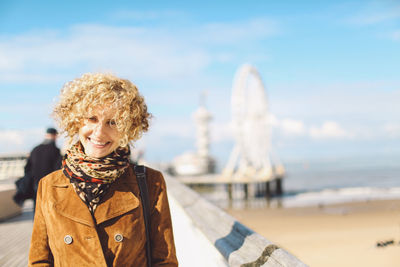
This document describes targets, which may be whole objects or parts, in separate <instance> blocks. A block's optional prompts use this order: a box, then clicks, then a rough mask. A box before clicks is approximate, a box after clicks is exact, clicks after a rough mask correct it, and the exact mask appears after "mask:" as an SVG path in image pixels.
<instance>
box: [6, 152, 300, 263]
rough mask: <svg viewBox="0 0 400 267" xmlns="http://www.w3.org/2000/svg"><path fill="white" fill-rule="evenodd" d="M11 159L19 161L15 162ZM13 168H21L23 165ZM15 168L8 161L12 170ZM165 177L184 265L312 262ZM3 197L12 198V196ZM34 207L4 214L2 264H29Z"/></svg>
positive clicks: (176, 236) (179, 255)
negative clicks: (301, 259)
mask: <svg viewBox="0 0 400 267" xmlns="http://www.w3.org/2000/svg"><path fill="white" fill-rule="evenodd" d="M16 160H21V159H16ZM7 162H9V163H10V162H12V160H11V159H8V160H7ZM3 164H5V163H3ZM11 165H12V166H15V164H14V163H11ZM13 168H14V169H15V171H16V172H18V171H21V170H17V168H16V167H13ZM11 169H12V168H11V167H7V170H8V171H9V173H10V172H11ZM165 180H166V182H167V188H168V196H169V199H170V206H171V214H172V221H173V227H174V235H175V244H176V248H177V256H178V260H179V263H180V266H184V267H185V266H188V267H196V266H198V267H204V266H210V267H212V266H244V267H250V266H299V267H302V266H306V265H305V264H304V263H303V262H301V261H300V260H299V259H297V258H296V257H295V256H293V255H291V254H290V253H288V252H287V251H286V250H285V249H284V248H280V247H279V246H277V245H275V244H273V243H272V242H270V241H269V240H268V239H266V238H265V237H263V236H261V235H259V234H258V233H256V232H254V231H253V230H251V229H249V228H248V227H246V226H245V225H243V224H241V223H240V222H238V221H237V220H236V219H235V218H233V217H232V216H230V215H228V214H227V213H226V212H224V211H223V210H222V209H220V208H219V207H217V206H215V205H213V204H212V203H210V202H209V201H207V200H206V199H204V198H203V197H202V196H200V195H199V194H198V193H197V192H195V191H194V190H192V189H190V188H189V187H188V186H186V185H184V184H183V183H182V182H180V181H178V180H177V179H175V178H174V177H171V176H169V175H165ZM14 181H15V178H11V179H2V180H0V182H1V185H2V186H3V187H2V188H3V189H2V190H0V196H6V195H9V194H10V192H9V190H10V187H12V185H13V183H14ZM4 188H7V190H8V191H7V190H4ZM11 190H15V188H12V189H11ZM6 191H7V192H8V193H6ZM0 199H1V200H2V201H4V199H6V201H9V200H10V199H9V197H5V198H1V197H0ZM0 205H1V206H4V205H5V206H7V205H8V204H6V203H0ZM32 208H33V207H32V202H31V201H27V202H26V203H25V205H24V207H23V208H22V209H20V210H19V211H18V212H17V214H13V215H8V216H6V217H4V216H3V218H2V220H1V222H0V235H1V236H2V239H1V240H2V242H1V244H0V266H26V265H27V259H28V252H29V243H30V235H31V230H32V219H33V212H32ZM188 244H190V245H188Z"/></svg>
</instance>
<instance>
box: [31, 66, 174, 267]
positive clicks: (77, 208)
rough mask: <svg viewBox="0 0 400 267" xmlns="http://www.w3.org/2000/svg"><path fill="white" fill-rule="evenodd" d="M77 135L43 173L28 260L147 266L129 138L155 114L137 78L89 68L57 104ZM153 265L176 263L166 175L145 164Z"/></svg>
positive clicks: (65, 122)
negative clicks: (57, 164) (54, 166)
mask: <svg viewBox="0 0 400 267" xmlns="http://www.w3.org/2000/svg"><path fill="white" fill-rule="evenodd" d="M54 115H55V117H56V119H57V121H58V122H59V125H60V128H61V129H62V130H63V131H64V132H66V133H67V135H68V136H69V137H70V138H71V140H73V142H71V143H73V145H72V146H71V147H70V148H69V149H68V150H67V153H66V155H65V156H64V159H63V166H62V169H61V170H58V171H55V172H53V173H51V174H49V175H47V176H46V177H45V178H43V179H41V181H40V184H39V188H38V192H37V205H36V214H35V219H34V225H33V232H32V239H31V246H30V251H29V266H36V265H40V266H139V267H144V266H148V265H147V264H148V260H147V259H146V228H145V222H144V212H143V209H142V203H141V200H140V191H139V188H138V183H137V180H136V175H135V171H134V168H133V165H132V164H130V163H129V155H130V150H129V142H131V141H136V140H137V139H139V138H140V136H141V134H142V133H143V132H145V131H147V129H148V126H149V124H148V120H149V118H150V114H149V113H148V112H147V107H146V104H145V102H144V99H143V97H142V96H141V95H140V94H139V92H138V90H137V88H136V87H135V85H133V84H132V83H131V82H129V81H127V80H123V79H120V78H117V77H115V76H113V75H109V74H84V75H83V76H82V77H80V78H78V79H75V80H73V81H72V82H69V83H67V84H66V85H64V87H63V88H62V90H61V96H60V101H59V103H58V104H57V105H56V107H55V109H54ZM146 173H147V188H148V195H149V196H148V198H149V203H150V205H149V206H150V225H149V227H148V228H149V231H150V240H149V241H150V244H151V253H150V254H151V265H152V266H161V265H162V266H177V265H178V263H177V259H176V255H175V245H174V239H173V233H172V225H171V217H170V211H169V205H168V199H167V193H166V187H165V182H164V179H163V176H162V174H161V173H160V172H158V171H156V170H153V169H150V168H146Z"/></svg>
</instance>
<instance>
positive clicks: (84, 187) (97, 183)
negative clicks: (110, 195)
mask: <svg viewBox="0 0 400 267" xmlns="http://www.w3.org/2000/svg"><path fill="white" fill-rule="evenodd" d="M129 155H130V149H129V147H128V146H127V147H119V148H118V149H116V150H115V151H114V152H112V153H111V154H109V155H107V156H105V157H103V158H93V157H89V156H87V155H86V154H85V152H84V151H83V146H82V144H81V142H77V143H76V144H74V145H73V146H71V148H70V149H69V150H67V153H66V154H65V156H64V158H63V162H62V171H63V173H64V174H65V176H67V177H68V178H69V179H70V182H71V184H72V186H73V187H74V189H75V191H76V193H77V194H78V196H79V197H80V198H81V199H82V200H83V202H85V203H86V205H87V206H88V207H89V210H90V211H91V212H94V210H95V209H96V207H97V205H98V204H99V202H100V200H101V198H102V197H103V196H104V195H105V194H106V193H107V191H108V189H109V188H110V186H111V184H112V183H113V182H114V181H115V180H117V178H118V177H120V176H121V175H122V174H123V173H124V172H125V170H126V168H128V166H129Z"/></svg>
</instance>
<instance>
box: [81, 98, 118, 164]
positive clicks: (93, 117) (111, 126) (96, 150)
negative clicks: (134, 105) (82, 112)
mask: <svg viewBox="0 0 400 267" xmlns="http://www.w3.org/2000/svg"><path fill="white" fill-rule="evenodd" d="M115 113H116V111H115V110H114V109H113V108H107V107H105V106H103V107H98V108H94V109H93V110H92V111H91V112H89V113H88V114H87V116H86V118H85V119H84V120H83V121H82V123H81V127H80V128H79V140H80V141H81V143H82V145H83V148H84V149H85V154H86V155H88V156H89V157H93V158H102V157H104V156H107V155H108V154H110V153H111V152H113V151H114V150H115V149H116V148H117V147H118V146H119V140H120V139H121V137H120V134H119V132H118V130H117V127H116V125H115V121H114V120H113V117H114V114H115Z"/></svg>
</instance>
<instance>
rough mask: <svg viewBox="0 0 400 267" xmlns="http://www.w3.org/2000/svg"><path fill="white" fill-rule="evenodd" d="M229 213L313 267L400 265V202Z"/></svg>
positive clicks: (274, 208) (261, 208) (390, 266)
mask: <svg viewBox="0 0 400 267" xmlns="http://www.w3.org/2000/svg"><path fill="white" fill-rule="evenodd" d="M227 211H228V213H230V214H231V215H233V216H234V217H236V218H237V219H238V221H240V222H241V223H243V224H244V225H246V226H248V227H249V228H251V229H253V230H254V231H256V232H258V233H259V234H261V235H263V236H265V237H266V238H267V239H269V240H270V241H272V242H274V243H275V244H277V245H278V246H281V247H283V248H284V249H286V250H287V251H289V252H290V253H292V254H294V255H295V256H297V257H298V258H299V259H300V260H301V261H303V262H304V263H306V264H308V265H309V266H318V267H324V266H326V267H330V266H332V267H333V266H335V267H337V266H341V267H345V266H349V267H350V266H351V267H355V266H362V267H369V266H371V267H383V266H384V267H398V266H400V200H377V201H366V202H357V203H344V204H335V205H327V206H319V207H301V208H277V207H273V208H272V207H271V208H268V207H260V208H249V209H246V210H239V209H228V210H227ZM389 240H393V241H394V244H390V245H387V246H383V247H378V246H377V243H378V242H385V241H389Z"/></svg>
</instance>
